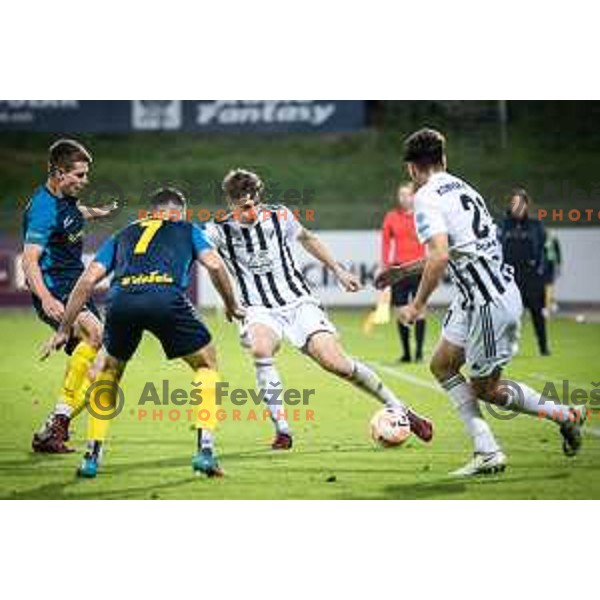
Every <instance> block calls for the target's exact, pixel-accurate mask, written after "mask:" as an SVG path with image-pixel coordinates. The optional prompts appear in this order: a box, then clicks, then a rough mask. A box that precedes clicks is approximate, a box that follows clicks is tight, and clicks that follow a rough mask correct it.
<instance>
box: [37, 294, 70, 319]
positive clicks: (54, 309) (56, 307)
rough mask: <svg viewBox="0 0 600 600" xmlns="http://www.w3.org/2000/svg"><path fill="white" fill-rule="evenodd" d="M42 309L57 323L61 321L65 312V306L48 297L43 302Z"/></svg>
mask: <svg viewBox="0 0 600 600" xmlns="http://www.w3.org/2000/svg"><path fill="white" fill-rule="evenodd" d="M42 308H43V310H44V312H45V313H46V314H47V315H48V316H49V317H50V318H51V319H54V320H55V321H60V320H61V319H62V317H63V314H64V312H65V306H64V304H63V303H62V302H60V300H57V299H56V298H54V297H52V296H48V297H46V298H44V300H42Z"/></svg>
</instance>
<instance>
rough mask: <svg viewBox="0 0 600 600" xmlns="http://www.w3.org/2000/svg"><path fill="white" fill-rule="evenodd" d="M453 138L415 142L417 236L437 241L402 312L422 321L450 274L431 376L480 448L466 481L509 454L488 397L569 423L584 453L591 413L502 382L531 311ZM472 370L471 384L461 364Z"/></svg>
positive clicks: (567, 440) (409, 154)
mask: <svg viewBox="0 0 600 600" xmlns="http://www.w3.org/2000/svg"><path fill="white" fill-rule="evenodd" d="M445 145H446V141H445V138H444V136H443V135H442V134H440V133H439V132H437V131H434V130H431V129H422V130H420V131H417V132H415V133H413V134H412V135H411V136H410V137H409V138H408V139H407V140H406V142H405V148H404V151H405V154H404V160H405V162H406V164H407V168H408V172H409V174H410V176H411V178H412V180H413V181H414V182H415V185H416V187H417V188H418V191H417V193H416V196H415V223H416V227H417V234H418V236H419V239H420V241H421V242H422V243H425V244H426V245H427V251H428V253H427V260H426V264H425V267H424V271H423V275H422V278H421V283H420V286H419V289H418V291H417V295H416V297H415V298H414V300H413V302H412V303H411V304H409V305H408V306H406V307H403V308H402V309H401V317H402V319H403V320H404V322H405V323H413V322H414V321H415V320H416V319H417V318H418V317H419V315H420V314H422V312H423V311H424V310H425V307H426V305H427V301H428V299H429V297H430V295H431V294H432V292H433V291H434V290H435V288H436V287H437V286H438V284H439V283H440V281H441V279H442V276H443V274H444V272H445V270H446V267H448V268H449V270H450V274H451V277H452V279H453V282H454V284H455V286H456V288H457V292H458V293H457V294H456V296H455V297H454V300H453V301H452V303H451V305H450V307H449V310H448V312H447V314H446V317H445V319H444V324H443V330H442V336H441V339H440V342H439V345H438V347H437V349H436V351H435V353H434V355H433V358H432V360H431V371H432V373H433V375H434V376H435V377H436V379H437V380H438V381H439V383H440V384H441V385H442V387H443V388H444V389H445V390H446V392H447V393H448V395H449V396H450V399H451V401H452V403H453V404H454V405H455V407H456V409H457V411H458V414H459V416H460V418H461V419H462V421H463V423H464V425H465V427H466V430H467V432H468V433H469V435H470V436H471V438H472V440H473V444H474V451H475V452H474V457H473V459H472V460H471V461H470V462H469V463H468V464H467V465H466V466H465V467H463V468H461V469H458V470H457V471H455V472H454V474H455V475H457V476H471V475H477V474H480V473H489V472H497V471H502V470H504V468H505V465H506V457H505V455H504V453H503V452H502V450H501V448H500V445H499V444H498V442H497V441H496V438H495V437H494V435H493V433H492V431H491V429H490V427H489V425H488V424H487V422H486V421H485V420H484V419H483V415H482V413H481V410H480V406H479V402H478V399H480V400H483V401H486V402H489V403H492V404H496V405H499V406H501V407H503V408H505V409H512V410H516V411H518V412H523V413H526V414H530V415H533V416H536V417H538V416H546V418H548V419H551V420H554V421H555V422H556V423H558V425H559V429H560V433H561V434H562V438H563V450H564V452H565V454H567V455H568V456H573V455H575V454H576V453H577V452H578V451H579V449H580V446H581V424H582V423H583V421H584V420H585V416H586V415H585V411H584V409H581V408H577V409H572V411H573V412H571V411H570V410H569V406H567V405H562V404H557V403H555V402H553V401H551V400H549V399H547V398H544V397H542V396H541V395H540V394H539V393H537V392H536V391H534V390H533V389H531V388H530V387H529V386H527V385H525V384H523V383H516V382H512V381H502V380H501V375H502V369H503V368H504V367H505V366H506V365H507V364H508V362H509V361H510V359H511V358H512V348H513V344H514V343H515V341H516V335H517V330H518V323H519V320H520V317H521V312H522V303H521V296H520V293H519V290H518V288H517V286H516V284H515V282H514V278H513V273H512V268H511V267H508V266H507V265H505V264H504V262H503V258H502V248H501V246H500V244H499V241H498V235H497V231H496V225H495V224H494V221H493V219H492V217H491V216H490V214H489V212H488V209H487V206H486V204H485V202H484V200H483V199H482V197H481V195H480V194H479V193H478V192H477V191H476V190H475V189H473V188H472V187H471V186H470V185H469V184H468V183H466V182H465V181H463V180H461V179H459V178H458V177H455V176H453V175H451V174H450V173H448V172H447V171H446V151H445ZM465 363H466V364H467V366H468V367H469V370H470V374H471V379H470V381H467V380H466V379H465V377H464V376H463V375H462V374H461V368H462V367H463V365H464V364H465Z"/></svg>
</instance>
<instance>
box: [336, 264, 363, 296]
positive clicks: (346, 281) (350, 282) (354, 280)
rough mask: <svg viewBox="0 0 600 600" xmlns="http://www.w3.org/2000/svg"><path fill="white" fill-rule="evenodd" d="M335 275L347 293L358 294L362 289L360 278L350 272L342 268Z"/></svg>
mask: <svg viewBox="0 0 600 600" xmlns="http://www.w3.org/2000/svg"><path fill="white" fill-rule="evenodd" d="M335 274H336V276H337V278H338V280H339V282H340V284H341V285H342V287H343V288H344V289H345V290H346V291H347V292H358V291H359V290H361V289H362V285H361V284H360V281H359V279H358V277H356V275H353V274H352V273H350V271H346V269H342V268H340V269H338V270H337V271H336V273H335Z"/></svg>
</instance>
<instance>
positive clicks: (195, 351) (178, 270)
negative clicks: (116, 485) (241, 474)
mask: <svg viewBox="0 0 600 600" xmlns="http://www.w3.org/2000/svg"><path fill="white" fill-rule="evenodd" d="M151 203H152V216H151V217H149V218H146V219H141V220H139V221H136V222H134V223H131V224H130V225H128V226H127V227H125V228H124V229H122V230H121V231H119V232H118V233H116V234H115V235H113V236H112V237H111V238H109V239H108V240H107V241H106V242H105V243H104V244H103V245H102V246H101V248H100V249H99V251H98V253H97V254H96V257H95V259H94V260H93V262H92V263H91V264H90V265H89V266H88V268H87V269H86V270H85V272H84V273H83V274H82V275H81V277H80V278H79V281H78V282H77V284H76V285H75V288H74V290H73V292H72V293H71V295H70V297H69V301H68V303H67V307H66V309H65V313H64V316H63V318H62V321H61V323H60V326H59V329H58V331H57V332H56V334H55V335H54V337H53V338H52V339H51V340H50V341H49V342H48V344H47V349H46V352H47V353H49V352H50V351H52V350H56V349H58V348H60V347H61V346H63V345H64V344H65V343H66V341H67V340H68V338H69V334H70V331H71V329H72V327H73V325H74V323H75V320H76V317H77V314H79V311H80V310H81V308H82V306H84V305H85V303H86V302H87V301H88V299H89V298H90V296H91V294H92V291H93V289H94V287H95V285H96V284H97V283H98V282H99V281H101V280H102V279H103V278H104V277H105V276H106V275H108V274H109V273H113V278H112V282H111V286H110V291H109V295H108V303H107V309H106V324H105V328H104V340H103V341H104V344H103V345H104V352H105V355H104V356H103V358H102V359H101V364H99V365H94V369H98V371H99V373H98V374H97V376H96V377H95V383H96V384H97V388H96V389H95V390H94V391H92V392H90V393H89V396H90V397H89V402H90V409H91V410H90V416H89V420H88V436H87V438H88V443H87V451H86V453H85V456H84V458H83V462H82V464H81V466H80V468H79V470H78V474H79V475H80V476H82V477H95V476H96V474H97V472H98V466H99V464H100V460H101V455H102V446H103V444H104V441H105V439H106V434H107V430H108V424H109V419H108V418H106V417H107V416H110V415H111V414H112V413H111V411H114V410H116V403H117V400H118V396H119V388H118V384H119V382H120V380H121V377H122V376H123V372H124V370H125V367H126V365H127V362H128V361H129V360H130V359H131V357H132V356H133V354H134V353H135V351H136V349H137V347H138V345H139V343H140V341H141V338H142V335H143V333H144V332H145V331H148V332H150V333H152V334H153V335H154V336H156V337H157V338H158V339H159V340H160V342H161V344H162V347H163V350H164V352H165V354H166V356H167V358H168V359H169V360H170V359H174V358H182V359H183V360H184V361H185V362H186V363H187V364H188V365H189V366H190V367H191V368H192V370H193V371H194V373H195V381H194V385H196V386H199V385H200V384H202V387H201V397H202V404H201V409H202V410H199V411H198V420H197V452H196V454H195V455H194V458H193V460H192V467H193V469H194V471H196V472H198V473H203V474H205V475H207V476H209V477H212V476H220V475H222V471H221V468H220V467H219V464H218V462H217V459H216V456H215V454H214V452H213V446H214V435H213V432H214V429H215V427H216V424H217V416H216V412H217V404H216V385H217V382H218V381H219V374H218V373H217V357H216V351H215V348H214V346H213V345H212V343H211V336H210V333H209V331H208V329H207V328H206V326H205V325H204V323H202V321H200V319H199V318H198V316H197V314H196V312H195V310H194V308H193V306H192V304H191V302H190V301H189V299H188V298H187V296H186V294H185V292H186V289H187V286H188V282H189V269H190V267H191V265H192V263H193V262H194V261H195V260H197V261H199V262H200V263H201V264H202V265H203V266H204V267H205V268H206V269H207V270H208V272H209V274H210V276H211V280H212V282H213V284H214V285H215V287H216V289H217V291H218V292H219V293H220V295H221V297H222V298H223V302H224V304H225V311H226V316H227V318H228V320H232V319H233V318H240V317H241V316H243V313H242V311H241V310H240V309H239V308H238V306H237V303H236V300H235V296H234V294H233V290H232V287H231V283H230V280H229V276H228V275H227V271H226V269H225V266H224V265H223V261H222V260H221V258H220V257H219V255H218V254H217V252H216V251H215V250H214V248H213V246H212V244H211V243H210V242H209V240H208V239H207V238H206V236H205V235H204V232H203V231H202V230H201V229H200V228H199V227H198V226H197V225H193V224H192V223H190V222H187V221H185V220H182V219H184V218H185V217H184V215H185V214H186V202H185V198H184V197H183V195H182V194H181V193H180V192H179V191H178V190H176V189H174V188H165V189H161V190H158V191H157V192H156V193H155V194H154V195H153V197H152V200H151ZM101 395H104V396H105V399H104V401H103V402H101V401H100V396H101ZM107 407H108V408H107ZM96 415H100V417H96ZM102 417H105V418H102Z"/></svg>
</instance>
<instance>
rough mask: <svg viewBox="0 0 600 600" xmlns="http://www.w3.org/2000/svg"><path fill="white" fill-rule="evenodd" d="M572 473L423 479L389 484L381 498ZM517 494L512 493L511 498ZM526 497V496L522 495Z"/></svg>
mask: <svg viewBox="0 0 600 600" xmlns="http://www.w3.org/2000/svg"><path fill="white" fill-rule="evenodd" d="M569 477H570V473H556V474H554V475H550V476H548V475H544V476H539V477H531V476H523V477H509V476H506V475H486V476H483V477H479V478H476V479H469V480H466V481H461V480H457V479H451V478H449V477H445V478H443V479H439V480H437V481H423V482H418V483H407V484H400V485H389V486H386V487H385V488H383V490H382V496H381V499H395V500H428V499H431V500H433V499H436V498H439V497H440V496H444V497H447V496H450V497H451V496H457V495H459V494H462V495H467V496H468V494H469V492H470V491H475V490H476V489H477V488H478V487H488V486H496V485H498V486H500V487H501V486H503V485H512V484H514V483H531V482H534V481H550V480H554V481H556V480H560V479H568V478H569ZM514 497H515V496H513V495H511V498H514ZM522 497H523V498H526V496H522Z"/></svg>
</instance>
